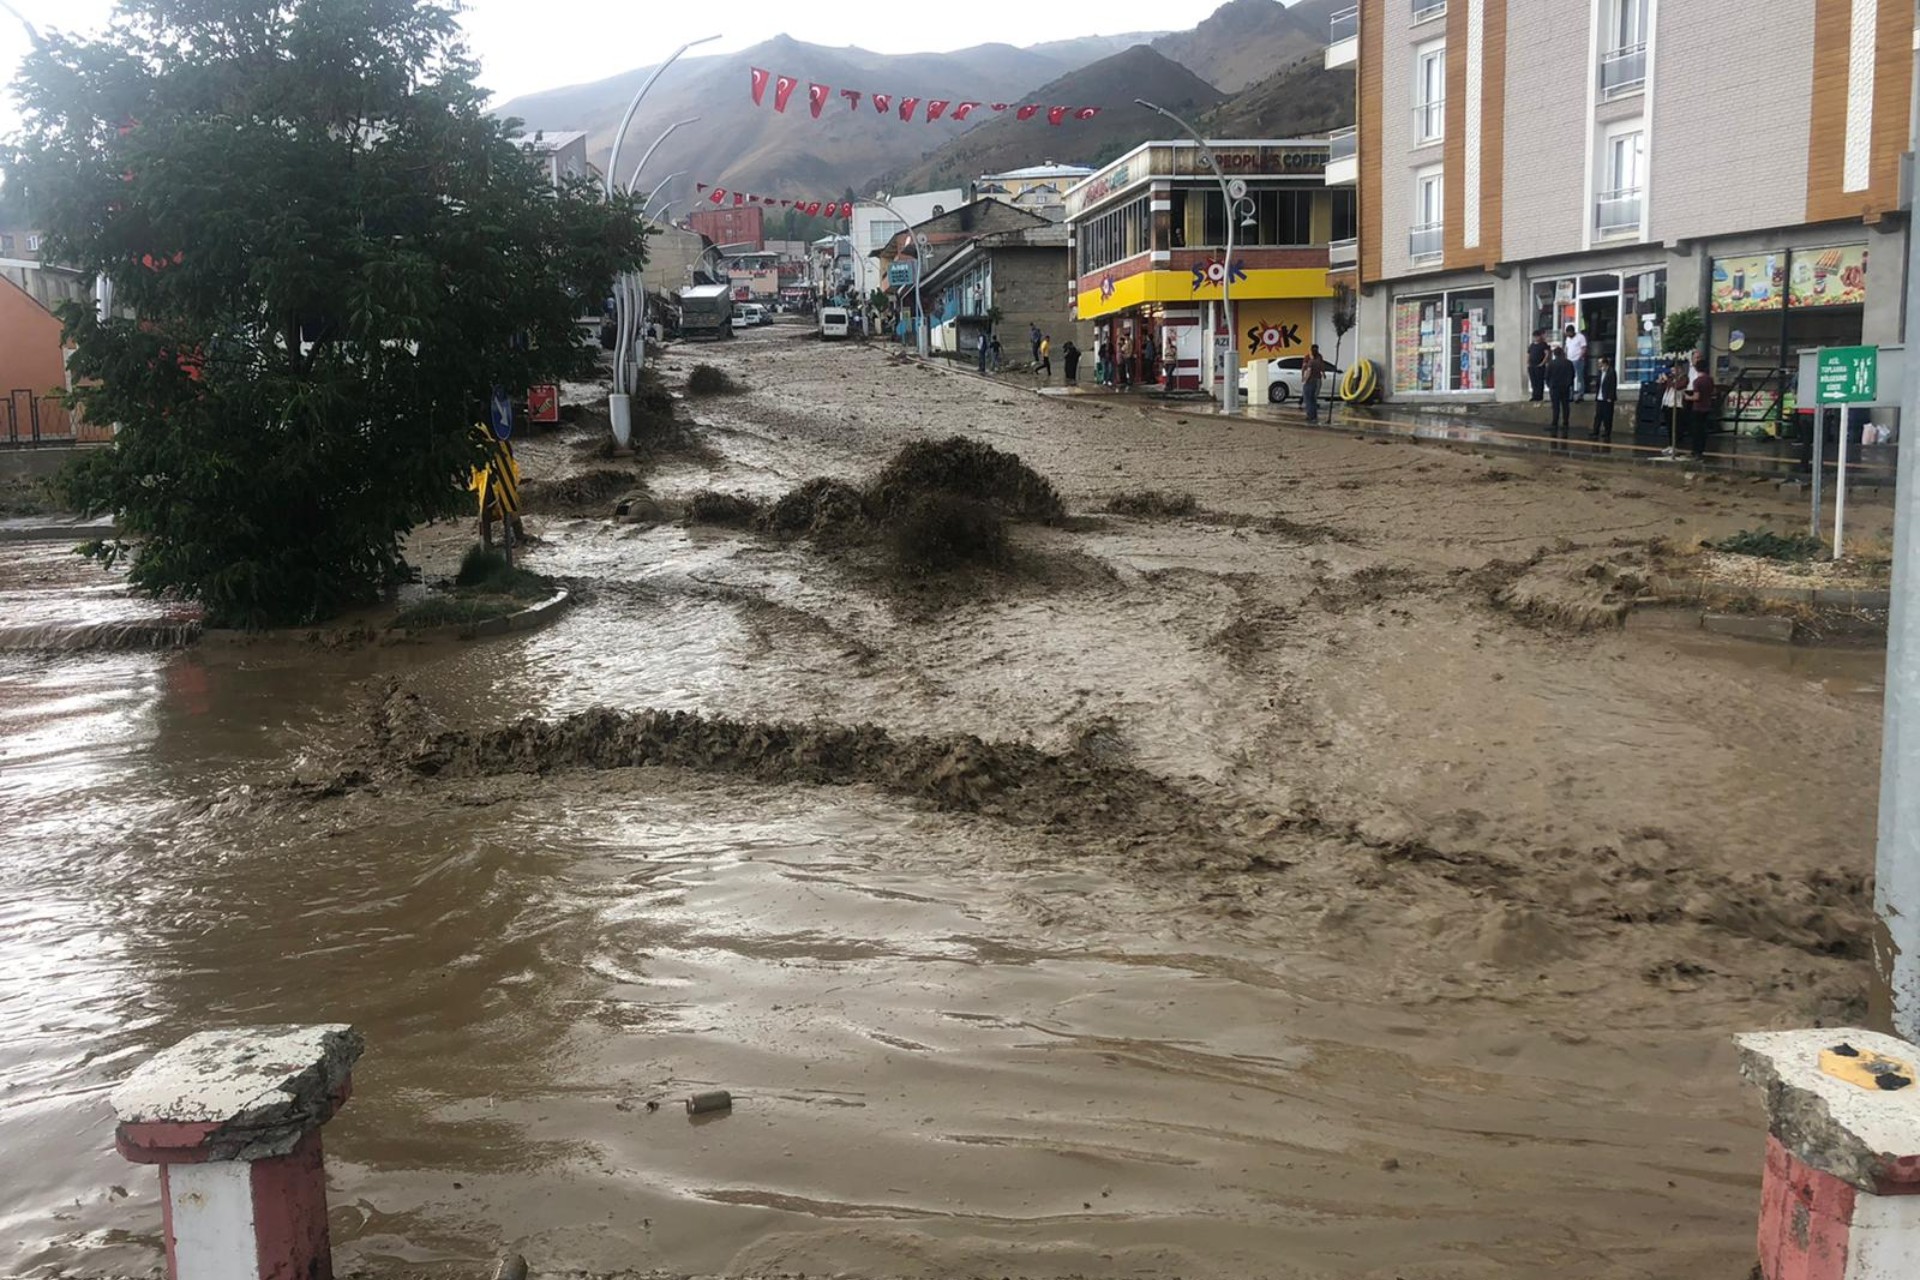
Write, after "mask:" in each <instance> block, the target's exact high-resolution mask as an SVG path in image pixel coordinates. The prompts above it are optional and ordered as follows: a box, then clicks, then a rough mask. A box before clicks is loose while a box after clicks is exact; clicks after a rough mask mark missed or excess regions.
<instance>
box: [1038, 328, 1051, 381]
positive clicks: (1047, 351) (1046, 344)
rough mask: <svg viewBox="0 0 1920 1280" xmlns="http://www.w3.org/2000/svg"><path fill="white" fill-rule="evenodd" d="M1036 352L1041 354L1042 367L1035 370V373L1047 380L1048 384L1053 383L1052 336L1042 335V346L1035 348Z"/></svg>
mask: <svg viewBox="0 0 1920 1280" xmlns="http://www.w3.org/2000/svg"><path fill="white" fill-rule="evenodd" d="M1034 350H1036V351H1038V352H1039V353H1040V366H1039V368H1037V369H1036V370H1034V372H1036V373H1038V374H1039V375H1040V376H1041V377H1043V378H1045V379H1046V380H1047V381H1048V382H1052V381H1053V337H1052V335H1050V334H1041V335H1040V345H1039V346H1038V347H1035V348H1034Z"/></svg>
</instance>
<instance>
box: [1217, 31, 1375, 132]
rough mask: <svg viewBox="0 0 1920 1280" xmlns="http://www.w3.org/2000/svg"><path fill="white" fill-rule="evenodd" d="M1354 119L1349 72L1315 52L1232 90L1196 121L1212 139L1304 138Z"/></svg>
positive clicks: (1346, 123) (1351, 80) (1350, 72)
mask: <svg viewBox="0 0 1920 1280" xmlns="http://www.w3.org/2000/svg"><path fill="white" fill-rule="evenodd" d="M1352 123H1353V72H1352V71H1351V70H1347V69H1342V70H1339V71H1329V70H1327V69H1326V66H1325V65H1324V63H1323V62H1322V61H1321V54H1320V53H1319V52H1314V53H1311V54H1308V55H1307V56H1306V57H1304V58H1301V59H1300V60H1299V61H1297V62H1295V63H1294V64H1293V65H1292V66H1289V67H1283V68H1281V69H1280V70H1279V71H1276V72H1275V73H1274V74H1272V75H1270V76H1268V77H1267V78H1266V79H1265V80H1262V81H1260V82H1259V83H1258V84H1256V85H1253V86H1252V87H1250V88H1248V89H1246V90H1245V91H1243V92H1241V93H1236V94H1235V95H1234V96H1233V97H1232V98H1231V99H1229V100H1228V101H1227V102H1225V103H1223V104H1221V106H1220V107H1219V108H1218V109H1216V110H1215V111H1213V112H1211V113H1210V114H1209V115H1208V116H1207V118H1206V119H1205V120H1203V121H1201V122H1200V123H1199V128H1200V131H1201V132H1202V133H1205V134H1207V135H1208V136H1210V137H1215V138H1304V137H1310V136H1312V135H1314V134H1321V133H1326V132H1327V131H1328V130H1330V129H1338V128H1341V127H1342V126H1344V125H1350V124H1352Z"/></svg>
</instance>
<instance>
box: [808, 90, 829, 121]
mask: <svg viewBox="0 0 1920 1280" xmlns="http://www.w3.org/2000/svg"><path fill="white" fill-rule="evenodd" d="M832 92H833V90H832V89H829V88H828V87H827V86H826V85H824V84H810V85H808V86H807V106H808V107H810V108H811V109H812V110H813V118H814V119H815V120H818V119H819V118H820V108H822V107H824V106H826V105H827V95H828V94H830V93H832Z"/></svg>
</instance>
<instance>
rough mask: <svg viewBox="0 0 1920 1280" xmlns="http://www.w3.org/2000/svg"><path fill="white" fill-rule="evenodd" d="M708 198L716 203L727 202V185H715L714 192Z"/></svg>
mask: <svg viewBox="0 0 1920 1280" xmlns="http://www.w3.org/2000/svg"><path fill="white" fill-rule="evenodd" d="M707 199H709V200H711V201H713V202H714V203H715V204H725V203H726V200H727V189H726V188H725V187H715V188H714V189H713V194H712V195H710V196H708V197H707Z"/></svg>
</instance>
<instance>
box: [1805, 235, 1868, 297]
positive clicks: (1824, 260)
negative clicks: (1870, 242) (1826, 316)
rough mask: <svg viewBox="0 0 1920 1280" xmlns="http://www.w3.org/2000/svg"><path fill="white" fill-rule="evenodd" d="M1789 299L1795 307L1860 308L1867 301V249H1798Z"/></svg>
mask: <svg viewBox="0 0 1920 1280" xmlns="http://www.w3.org/2000/svg"><path fill="white" fill-rule="evenodd" d="M1788 297H1789V299H1790V300H1791V303H1792V305H1793V306H1795V307H1857V306H1860V305H1862V304H1863V303H1865V302H1866V300H1867V246H1865V245H1864V244H1849V245H1838V246H1835V247H1833V248H1830V249H1796V250H1794V252H1793V270H1792V273H1791V279H1790V282H1789V286H1788Z"/></svg>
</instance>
